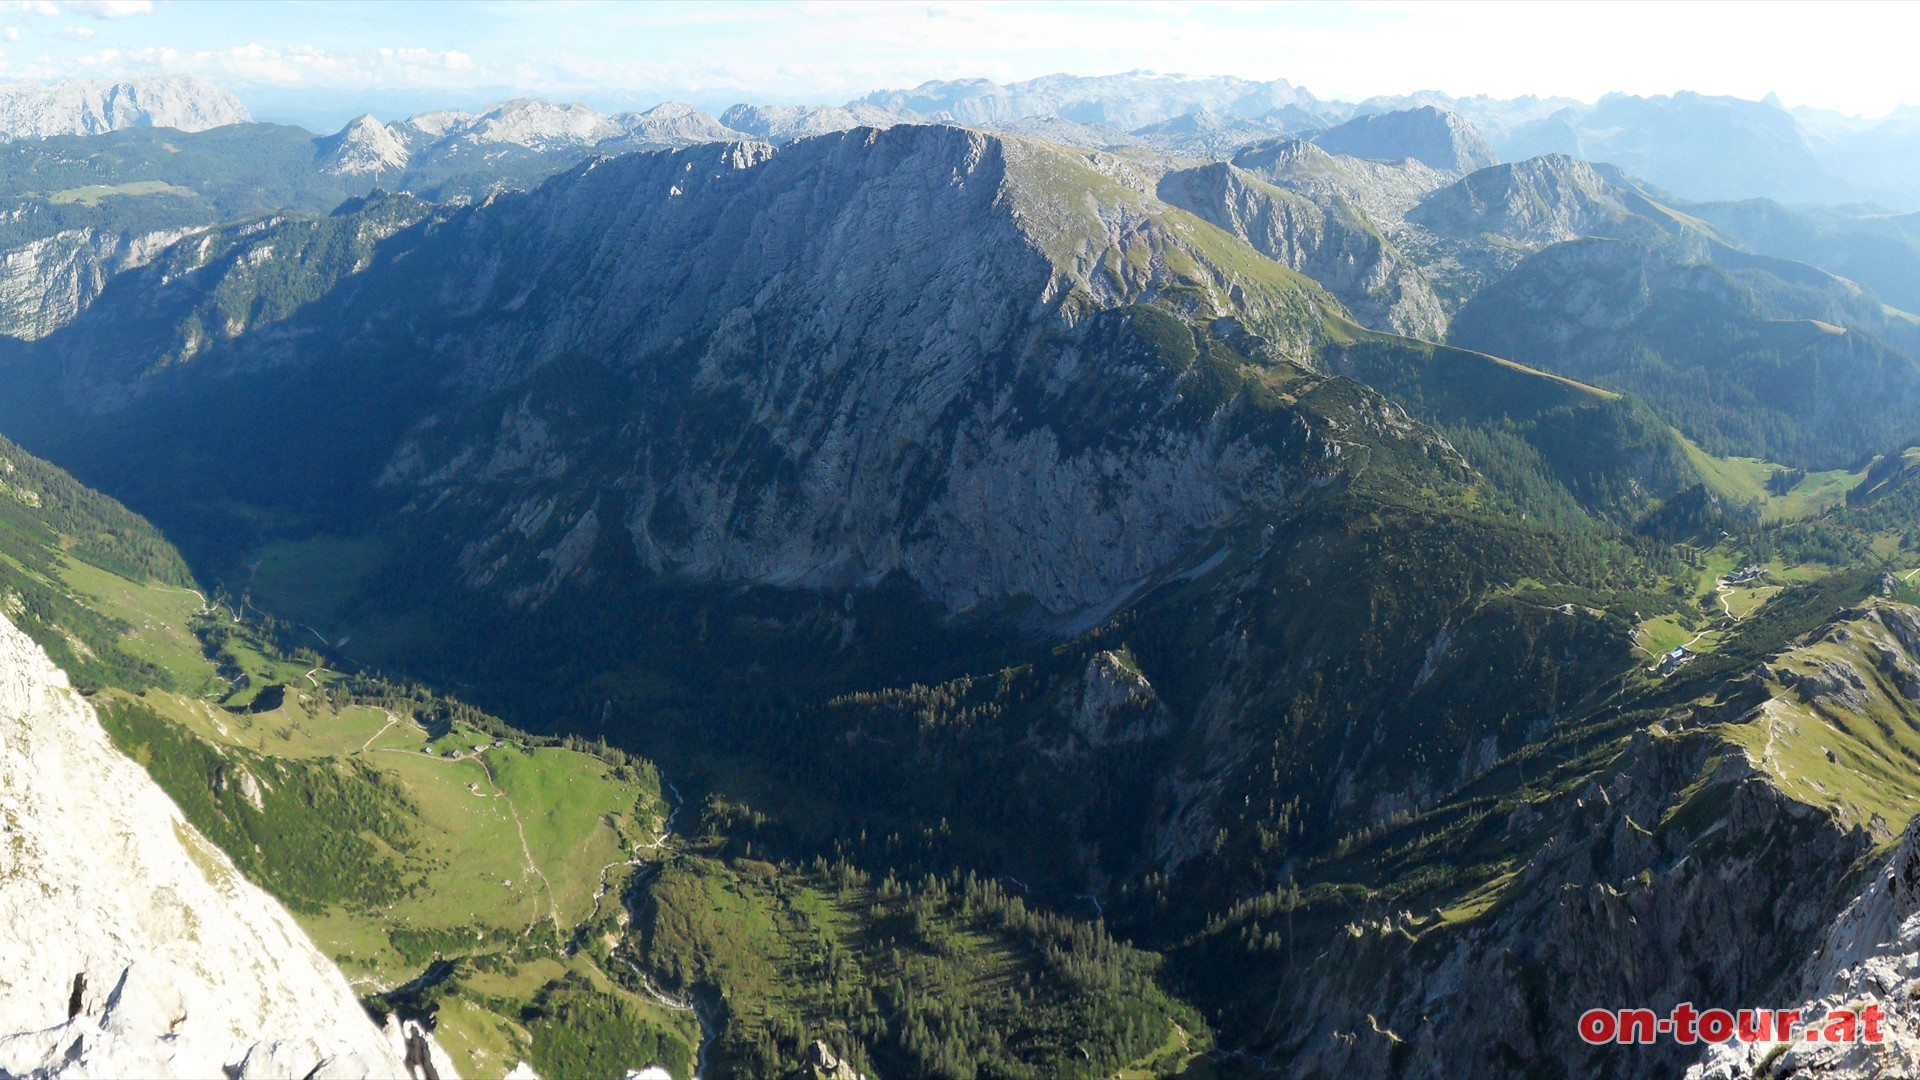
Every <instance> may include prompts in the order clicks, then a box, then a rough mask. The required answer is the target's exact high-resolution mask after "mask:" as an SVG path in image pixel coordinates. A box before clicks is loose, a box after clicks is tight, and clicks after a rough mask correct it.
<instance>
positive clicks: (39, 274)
mask: <svg viewBox="0 0 1920 1080" xmlns="http://www.w3.org/2000/svg"><path fill="white" fill-rule="evenodd" d="M197 231H199V230H197V229H191V228H188V229H162V230H158V231H155V232H149V233H139V234H129V233H118V232H109V231H105V230H101V229H93V228H84V229H67V230H64V231H62V232H57V233H54V234H53V235H52V236H47V237H43V238H41V239H38V240H30V241H27V242H26V243H23V244H19V245H17V246H14V247H11V248H7V249H5V250H4V251H0V334H8V335H11V336H13V337H17V338H22V339H25V340H29V341H31V340H35V339H38V338H42V337H45V336H47V335H48V334H51V333H53V332H54V331H55V330H58V329H60V328H61V327H63V326H65V325H67V324H68V323H70V322H72V321H73V320H74V319H75V318H76V317H77V316H78V315H79V314H80V312H82V311H84V310H86V308H87V305H89V304H91V303H93V301H94V298H95V297H97V296H99V295H100V290H102V289H104V288H105V287H106V284H107V281H108V279H110V278H112V277H113V276H114V275H115V274H118V273H120V272H122V271H124V270H130V269H133V268H135V267H139V266H144V265H146V264H147V263H148V262H150V261H151V260H152V259H153V257H154V256H155V255H156V254H158V253H159V252H160V251H161V250H162V249H164V248H165V247H167V245H169V244H172V243H174V242H175V241H177V240H180V239H182V238H183V237H187V236H191V235H192V234H193V233H195V232H197Z"/></svg>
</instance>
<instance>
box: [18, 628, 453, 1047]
mask: <svg viewBox="0 0 1920 1080" xmlns="http://www.w3.org/2000/svg"><path fill="white" fill-rule="evenodd" d="M0 826H3V827H4V833H3V834H0V837H3V842H0V922H3V923H4V924H5V925H7V926H9V927H11V928H13V930H12V932H9V933H8V934H6V935H3V936H0V970H3V971H5V972H6V978H5V980H4V982H0V1073H4V1074H6V1075H10V1076H46V1077H61V1076H70V1077H85V1076H154V1077H164V1076H180V1077H202V1076H220V1075H225V1076H229V1077H263V1076H312V1077H398V1076H406V1075H408V1070H407V1067H406V1064H405V1061H406V1054H405V1052H404V1051H403V1050H402V1048H401V1044H402V1042H403V1041H404V1040H406V1039H407V1038H409V1037H410V1036H413V1037H416V1038H418V1037H420V1036H418V1033H416V1032H403V1031H401V1030H399V1029H398V1028H397V1027H396V1028H394V1029H390V1030H389V1031H387V1032H384V1033H383V1032H382V1031H381V1030H380V1029H379V1028H377V1027H375V1026H374V1024H373V1022H372V1021H371V1020H370V1019H369V1018H368V1016H367V1013H366V1012H365V1011H364V1010H363V1009H362V1008H361V1006H360V1004H359V1002H358V1001H356V1000H355V997H354V994H353V991H352V989H351V988H350V987H349V986H348V985H347V982H346V979H345V978H343V977H342V976H341V974H340V972H339V970H338V969H337V968H335V967H334V966H333V964H332V962H331V961H329V960H328V959H327V958H326V957H325V956H323V955H321V954H320V952H319V951H318V950H317V949H315V948H314V946H313V944H312V942H310V941H309V940H308V939H307V937H306V935H305V934H304V933H302V931H301V930H300V928H299V926H298V925H296V924H295V923H294V921H293V919H292V918H291V917H290V916H289V915H288V914H287V913H286V911H285V910H284V909H283V908H281V907H280V905H279V904H278V903H277V902H275V901H274V900H273V899H272V898H271V897H269V896H267V895H266V894H265V893H263V892H261V891H260V890H259V889H258V888H256V887H254V886H253V885H251V884H249V883H248V882H247V881H246V880H244V879H243V878H242V877H241V876H240V874H239V872H238V871H237V870H236V869H235V868H234V866H233V864H232V863H231V862H230V861H228V859H227V857H226V856H225V855H224V854H223V853H221V851H220V850H219V849H218V848H216V847H214V846H213V844H211V843H210V842H208V841H207V840H206V839H205V838H204V837H202V836H201V835H200V834H199V833H198V832H196V831H195V830H194V829H193V827H192V826H191V825H189V824H187V822H186V821H185V819H184V818H182V816H181V814H180V812H179V810H178V809H177V808H176V807H175V806H174V804H173V803H172V801H171V800H169V799H168V798H167V797H166V795H165V794H163V793H162V792H161V790H160V788H159V787H158V786H156V785H155V784H154V783H153V781H152V780H150V779H149V778H148V776H147V775H146V773H145V772H143V771H142V770H141V769H140V768H139V766H137V765H135V764H134V763H133V762H131V761H129V760H127V759H126V758H125V757H122V756H121V755H120V754H119V752H118V751H116V750H115V749H114V747H113V746H112V744H111V743H109V742H108V741H107V737H106V733H105V732H104V731H102V730H101V728H100V725H99V722H98V721H97V720H96V719H95V717H94V714H93V710H92V708H91V707H90V706H89V705H88V704H87V702H86V701H85V700H84V699H83V698H81V697H80V695H79V694H77V693H76V692H75V691H74V690H73V689H71V688H70V686H69V685H68V683H67V679H66V676H65V675H64V674H63V673H62V672H61V671H59V669H57V668H55V667H54V666H53V664H52V663H51V662H50V661H49V660H48V659H47V657H46V654H45V653H44V652H42V651H41V650H40V649H39V647H38V646H36V645H34V644H33V643H32V641H30V640H29V639H28V638H27V637H26V636H25V635H24V634H22V633H21V632H20V631H19V630H17V629H15V628H14V627H13V625H12V624H11V623H9V622H6V621H4V620H0ZM441 1062H442V1064H441V1068H440V1072H441V1074H442V1075H448V1071H447V1069H446V1067H445V1064H444V1058H442V1059H441Z"/></svg>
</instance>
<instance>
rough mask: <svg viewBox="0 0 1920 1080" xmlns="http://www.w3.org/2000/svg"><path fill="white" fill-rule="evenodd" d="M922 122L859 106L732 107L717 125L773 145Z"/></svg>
mask: <svg viewBox="0 0 1920 1080" xmlns="http://www.w3.org/2000/svg"><path fill="white" fill-rule="evenodd" d="M925 122H926V120H925V118H924V117H921V116H917V115H915V114H913V113H910V112H903V111H901V110H899V109H888V108H883V107H881V106H877V105H866V104H862V103H859V102H855V103H854V104H851V105H847V106H838V105H735V106H734V107H733V108H731V109H728V110H727V111H726V112H723V113H721V114H720V123H722V124H724V125H726V126H727V127H729V128H732V129H733V130H735V131H740V132H744V133H746V134H747V135H749V136H752V137H753V138H756V139H764V140H765V141H767V142H770V143H775V144H783V143H790V142H793V141H795V140H797V139H808V138H812V137H813V136H815V135H831V134H832V133H834V132H836V131H850V130H852V129H853V128H857V127H873V128H887V127H893V126H894V125H895V124H919V123H925Z"/></svg>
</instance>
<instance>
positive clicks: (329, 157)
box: [314, 115, 410, 176]
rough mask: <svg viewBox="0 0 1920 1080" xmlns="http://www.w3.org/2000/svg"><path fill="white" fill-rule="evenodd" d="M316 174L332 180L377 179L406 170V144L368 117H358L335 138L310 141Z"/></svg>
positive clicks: (407, 156) (334, 136) (383, 125)
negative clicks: (317, 159)
mask: <svg viewBox="0 0 1920 1080" xmlns="http://www.w3.org/2000/svg"><path fill="white" fill-rule="evenodd" d="M314 147H315V149H316V150H317V151H318V153H319V155H320V171H321V172H325V173H332V174H333V175H335V176H361V175H373V176H377V175H379V174H381V173H397V172H399V171H400V170H402V169H404V168H406V167H407V160H408V158H409V156H410V155H409V154H408V153H407V146H406V143H404V142H402V141H401V140H400V138H399V137H398V136H396V135H394V133H393V132H391V131H389V130H387V126H386V125H385V124H382V123H381V122H380V121H378V120H375V119H374V118H373V117H371V116H365V115H363V116H360V117H358V118H356V119H355V120H353V121H352V122H351V123H349V124H348V125H347V126H346V127H344V128H341V129H340V131H339V133H338V134H335V135H330V136H328V137H327V138H324V139H316V140H314Z"/></svg>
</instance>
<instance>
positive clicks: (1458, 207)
mask: <svg viewBox="0 0 1920 1080" xmlns="http://www.w3.org/2000/svg"><path fill="white" fill-rule="evenodd" d="M1627 213H1628V211H1627V206H1626V203H1625V201H1624V200H1623V199H1622V197H1621V195H1620V193H1619V192H1617V191H1616V190H1614V188H1613V187H1612V186H1611V185H1610V184H1608V183H1607V181H1606V179H1605V178H1603V177H1602V176H1601V175H1600V174H1599V173H1598V172H1597V171H1595V170H1594V167H1593V166H1592V165H1589V164H1587V163H1586V162H1584V161H1580V160H1578V159H1575V158H1570V157H1567V156H1565V155H1563V154H1548V155H1546V156H1544V157H1537V158H1529V159H1527V160H1526V161H1520V162H1515V163H1513V164H1510V165H1496V166H1493V167H1491V168H1486V169H1482V170H1480V171H1478V172H1475V173H1473V174H1472V175H1470V176H1467V177H1465V178H1464V179H1462V180H1460V181H1459V182H1457V183H1454V184H1450V185H1448V186H1446V187H1444V188H1441V189H1440V190H1438V191H1436V192H1434V193H1433V194H1431V195H1429V196H1427V197H1426V198H1425V199H1423V200H1422V201H1421V203H1420V206H1419V208H1418V209H1416V210H1414V211H1413V212H1412V213H1410V214H1408V215H1407V217H1408V220H1410V221H1412V222H1414V223H1416V224H1418V225H1420V226H1421V227H1423V228H1425V229H1428V230H1430V231H1432V232H1435V233H1439V234H1441V235H1443V236H1455V237H1465V236H1476V235H1480V234H1484V233H1492V234H1493V235H1495V236H1498V237H1501V238H1502V239H1505V240H1508V241H1511V242H1513V243H1516V244H1521V245H1524V246H1526V247H1528V248H1539V247H1543V246H1545V245H1547V244H1556V243H1559V242H1561V241H1563V240H1574V239H1578V238H1580V237H1583V236H1595V235H1604V234H1605V233H1606V232H1607V231H1609V230H1608V226H1610V225H1612V224H1614V223H1616V222H1619V221H1620V220H1622V219H1624V218H1625V217H1626V216H1627Z"/></svg>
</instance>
